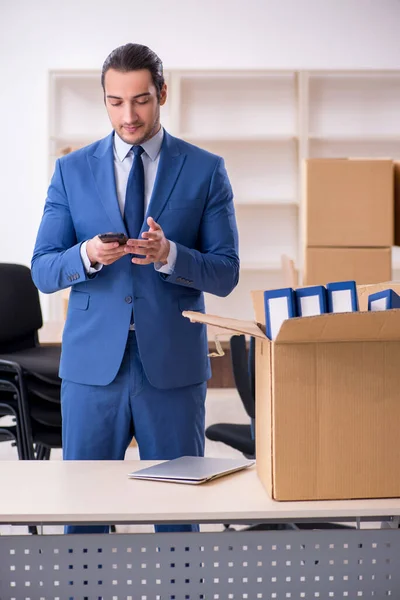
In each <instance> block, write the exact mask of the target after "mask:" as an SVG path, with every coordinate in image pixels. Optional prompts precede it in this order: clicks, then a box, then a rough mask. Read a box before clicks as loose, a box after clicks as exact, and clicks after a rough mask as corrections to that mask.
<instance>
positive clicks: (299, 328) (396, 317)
mask: <svg viewBox="0 0 400 600" xmlns="http://www.w3.org/2000/svg"><path fill="white" fill-rule="evenodd" d="M389 288H391V289H393V290H394V291H395V292H397V293H398V294H400V284H399V283H393V282H387V283H381V284H371V285H365V286H358V288H357V290H358V296H359V302H360V308H361V304H362V305H363V306H362V310H361V312H353V313H340V314H324V315H319V316H315V317H297V318H292V319H287V320H286V321H284V322H283V324H282V326H281V329H280V331H279V333H278V335H277V337H276V338H275V340H274V343H275V344H293V343H312V342H346V341H349V342H350V341H351V342H359V341H361V342H362V341H366V342H367V341H394V340H399V339H400V310H390V311H378V312H368V311H367V310H366V309H367V301H368V296H369V294H373V293H375V292H378V291H382V290H386V289H389ZM251 294H252V299H253V305H254V312H255V322H254V321H242V320H239V319H231V318H226V317H219V316H216V315H208V314H203V313H199V312H196V311H184V312H183V316H185V317H187V318H188V319H190V320H191V321H192V322H195V323H205V324H207V325H214V326H217V327H221V328H222V329H226V330H229V331H231V332H232V331H234V332H236V333H237V334H245V335H251V336H254V337H257V338H260V339H264V340H266V336H265V333H264V331H265V311H264V296H263V292H262V291H254V292H252V293H251Z"/></svg>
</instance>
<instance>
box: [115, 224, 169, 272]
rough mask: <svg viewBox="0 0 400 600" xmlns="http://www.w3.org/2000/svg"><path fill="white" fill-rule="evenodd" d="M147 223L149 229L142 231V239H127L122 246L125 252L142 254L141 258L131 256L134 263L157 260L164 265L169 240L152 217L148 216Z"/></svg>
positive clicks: (146, 263)
mask: <svg viewBox="0 0 400 600" xmlns="http://www.w3.org/2000/svg"><path fill="white" fill-rule="evenodd" d="M147 225H148V226H149V230H148V231H144V232H143V233H142V238H143V239H141V240H132V239H129V240H128V241H127V242H126V244H125V246H124V249H125V252H128V253H130V254H141V255H143V258H137V257H134V258H132V262H133V263H134V264H135V265H150V264H151V263H157V262H158V263H162V264H163V265H166V264H167V259H168V255H169V249H170V244H169V241H168V240H167V238H166V237H165V235H164V232H163V230H162V229H161V227H160V225H158V223H156V222H155V220H154V219H153V217H148V219H147Z"/></svg>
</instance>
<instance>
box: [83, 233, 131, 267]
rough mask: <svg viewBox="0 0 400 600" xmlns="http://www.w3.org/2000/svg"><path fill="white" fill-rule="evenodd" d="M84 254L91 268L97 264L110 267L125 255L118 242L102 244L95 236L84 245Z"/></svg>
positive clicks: (122, 247)
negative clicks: (85, 253)
mask: <svg viewBox="0 0 400 600" xmlns="http://www.w3.org/2000/svg"><path fill="white" fill-rule="evenodd" d="M86 252H87V255H88V258H89V260H90V264H91V266H92V267H94V266H95V265H96V264H97V263H100V264H102V265H112V263H114V262H115V261H116V260H118V259H119V258H121V256H124V255H125V252H124V246H120V245H119V244H118V242H102V241H101V240H100V239H99V237H98V236H97V235H96V237H94V238H92V239H91V240H89V241H88V243H87V244H86Z"/></svg>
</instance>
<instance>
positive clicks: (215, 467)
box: [129, 456, 255, 485]
mask: <svg viewBox="0 0 400 600" xmlns="http://www.w3.org/2000/svg"><path fill="white" fill-rule="evenodd" d="M254 463H255V461H254V460H247V459H244V458H243V459H242V458H239V459H237V458H210V457H201V456H181V457H180V458H175V459H174V460H167V461H164V462H162V463H159V464H158V465H154V466H153V467H147V468H145V469H140V470H139V471H134V472H133V473H129V477H130V478H132V479H151V480H153V481H168V482H170V483H188V484H192V485H198V484H200V483H205V482H206V481H211V480H212V479H216V478H217V477H222V476H223V475H228V474H229V473H234V472H235V471H241V470H242V469H246V468H247V467H250V466H251V465H254Z"/></svg>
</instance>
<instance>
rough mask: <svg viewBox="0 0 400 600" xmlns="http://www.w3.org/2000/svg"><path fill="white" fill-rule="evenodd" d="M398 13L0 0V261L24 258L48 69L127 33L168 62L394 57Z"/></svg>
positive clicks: (351, 2) (304, 2)
mask: <svg viewBox="0 0 400 600" xmlns="http://www.w3.org/2000/svg"><path fill="white" fill-rule="evenodd" d="M399 23H400V1H399V0H151V1H149V0H147V1H146V0H139V1H138V0H116V1H114V2H113V1H112V0H35V1H32V0H0V61H1V63H0V67H1V68H0V82H1V83H0V86H1V93H0V115H1V131H2V137H3V143H2V144H1V145H0V165H1V167H0V208H1V211H0V215H1V216H0V222H1V235H0V261H1V262H19V263H23V264H28V265H29V263H30V258H31V253H32V248H33V244H34V240H35V236H36V230H37V227H38V223H39V220H40V216H41V213H42V209H43V203H44V199H45V195H46V189H47V184H48V172H47V164H48V163H47V133H48V131H47V125H48V124H47V103H48V88H47V84H48V80H47V74H48V70H49V69H56V68H59V69H61V68H100V67H101V64H102V62H103V60H104V58H105V57H106V55H107V54H108V53H109V52H110V50H112V49H113V48H114V47H116V46H119V45H121V44H124V43H126V42H128V41H135V42H140V43H144V44H146V45H148V46H150V47H151V48H153V49H154V50H155V51H156V52H157V53H158V54H159V55H160V56H161V58H162V59H163V61H164V65H165V67H166V68H215V69H217V68H290V69H295V68H305V69H307V68H310V69H311V68H324V69H326V68H332V69H335V68H338V69H350V68H355V69H360V68H362V69H363V68H365V69H372V68H373V69H391V68H393V69H398V68H400V35H399ZM99 93H100V88H99ZM399 110H400V107H399ZM43 309H44V314H45V317H46V316H48V306H47V305H46V300H45V301H44V303H43Z"/></svg>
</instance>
